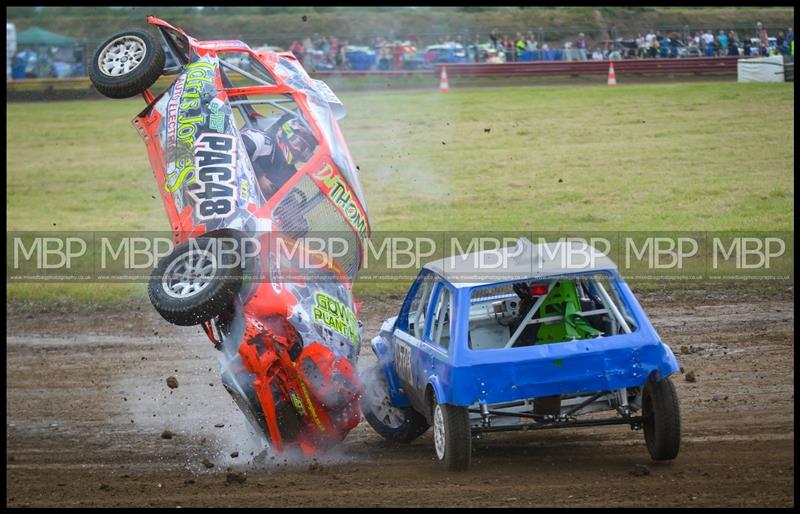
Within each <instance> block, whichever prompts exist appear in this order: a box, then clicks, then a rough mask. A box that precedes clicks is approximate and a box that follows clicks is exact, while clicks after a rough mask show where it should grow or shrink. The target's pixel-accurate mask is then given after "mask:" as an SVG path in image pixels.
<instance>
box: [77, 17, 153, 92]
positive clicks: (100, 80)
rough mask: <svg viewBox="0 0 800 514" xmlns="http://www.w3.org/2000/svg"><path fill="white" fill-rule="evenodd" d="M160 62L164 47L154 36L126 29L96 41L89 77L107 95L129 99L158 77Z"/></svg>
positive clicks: (150, 84) (141, 31)
mask: <svg viewBox="0 0 800 514" xmlns="http://www.w3.org/2000/svg"><path fill="white" fill-rule="evenodd" d="M164 61H165V56H164V48H162V46H161V44H160V43H159V42H158V41H157V40H156V38H155V37H153V36H152V35H151V34H150V33H149V32H145V31H143V30H127V31H125V32H120V33H119V34H115V35H113V36H111V37H110V38H108V39H106V40H105V41H103V42H102V43H100V46H98V47H97V50H96V51H95V53H94V56H93V57H92V61H91V62H90V63H89V78H90V79H91V81H92V84H94V87H95V88H96V89H97V90H98V91H99V92H100V93H101V94H103V95H105V96H107V97H109V98H130V97H132V96H136V95H138V94H140V93H142V92H143V91H144V90H146V89H147V88H149V87H150V86H152V85H153V83H154V82H155V81H156V80H158V77H160V76H161V74H162V73H163V71H164Z"/></svg>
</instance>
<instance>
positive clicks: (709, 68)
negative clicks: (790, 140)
mask: <svg viewBox="0 0 800 514" xmlns="http://www.w3.org/2000/svg"><path fill="white" fill-rule="evenodd" d="M739 59H740V57H735V56H733V57H696V58H682V59H631V60H619V61H613V63H614V69H615V71H616V73H617V75H621V76H624V75H672V74H676V73H694V74H698V75H699V74H705V73H713V74H731V75H735V74H736V62H737V61H738V60H739ZM609 62H610V61H536V62H513V63H498V64H488V63H481V64H446V65H442V64H439V65H437V66H436V68H434V69H424V70H396V71H372V70H364V71H354V70H332V71H318V72H312V73H311V75H312V76H313V77H315V78H320V79H325V78H331V77H342V78H344V77H383V78H397V77H415V76H425V75H433V76H435V77H436V78H437V80H438V77H439V76H440V75H441V70H442V67H443V66H446V67H447V73H448V75H449V76H450V77H537V76H541V77H546V76H580V75H606V74H608V65H609ZM232 79H233V80H234V81H236V79H237V77H236V76H233V77H232ZM173 80H175V78H174V76H164V77H161V78H160V79H159V80H158V81H157V83H156V86H157V87H158V86H166V85H167V84H169V83H170V82H172V81H173ZM6 86H7V91H9V92H12V91H23V90H26V89H36V90H48V89H88V88H90V87H91V83H90V82H89V78H88V77H77V78H62V79H55V78H46V79H22V80H13V81H7V82H6Z"/></svg>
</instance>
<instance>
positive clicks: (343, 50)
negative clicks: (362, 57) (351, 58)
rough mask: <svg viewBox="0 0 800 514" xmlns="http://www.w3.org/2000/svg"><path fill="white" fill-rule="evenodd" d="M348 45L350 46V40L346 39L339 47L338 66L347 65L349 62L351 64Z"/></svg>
mask: <svg viewBox="0 0 800 514" xmlns="http://www.w3.org/2000/svg"><path fill="white" fill-rule="evenodd" d="M348 46H350V41H348V40H347V39H345V40H344V42H343V43H342V44H341V46H340V48H339V55H338V57H337V63H338V64H337V66H345V67H347V66H348V64H349V63H348V62H347V47H348Z"/></svg>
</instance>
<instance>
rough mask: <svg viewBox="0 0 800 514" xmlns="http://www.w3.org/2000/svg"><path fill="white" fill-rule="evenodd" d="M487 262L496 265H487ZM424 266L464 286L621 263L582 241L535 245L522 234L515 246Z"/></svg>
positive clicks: (607, 269) (611, 269) (588, 270)
mask: <svg viewBox="0 0 800 514" xmlns="http://www.w3.org/2000/svg"><path fill="white" fill-rule="evenodd" d="M487 262H488V263H491V264H492V265H494V266H487V264H486V263H487ZM424 269H427V270H430V271H432V272H434V273H436V274H437V275H439V276H441V277H442V278H443V279H444V280H446V281H447V282H449V283H451V284H452V285H453V286H454V287H456V288H459V289H464V288H471V287H477V286H485V285H489V284H496V283H501V282H509V281H512V280H527V279H534V280H535V279H544V278H552V277H559V276H565V275H575V274H584V273H592V272H598V273H599V272H614V271H616V270H617V265H616V264H615V263H614V261H612V260H611V259H610V258H609V257H608V256H607V255H606V254H604V253H602V252H600V251H599V250H597V249H596V248H594V247H592V246H591V245H588V244H585V243H581V242H579V241H559V242H556V243H539V244H533V243H531V242H530V241H529V240H528V239H527V238H524V237H521V238H519V239H518V240H517V244H516V245H514V246H510V247H505V248H500V249H498V250H485V251H482V252H473V253H469V254H466V255H454V256H451V257H445V258H444V259H439V260H436V261H432V262H429V263H427V264H425V266H424Z"/></svg>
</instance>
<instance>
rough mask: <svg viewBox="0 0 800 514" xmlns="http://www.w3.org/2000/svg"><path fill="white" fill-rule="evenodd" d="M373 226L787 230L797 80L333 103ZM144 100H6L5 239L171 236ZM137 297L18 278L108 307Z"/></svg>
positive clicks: (29, 289)
mask: <svg viewBox="0 0 800 514" xmlns="http://www.w3.org/2000/svg"><path fill="white" fill-rule="evenodd" d="M340 96H341V98H342V100H343V101H344V103H345V105H347V107H348V111H349V114H348V117H347V118H345V119H344V120H343V121H342V122H341V124H342V128H343V130H344V133H345V135H346V137H347V138H348V141H349V143H350V148H351V151H352V154H353V157H354V159H355V161H356V163H357V164H358V165H359V167H360V169H361V174H362V181H363V185H364V189H365V194H366V197H367V202H368V204H369V211H370V218H371V222H372V225H373V229H374V230H379V231H383V230H571V231H577V230H581V231H582V230H612V231H616V230H730V229H737V230H793V228H794V226H793V216H794V178H793V169H794V142H793V137H794V133H793V130H794V128H793V127H794V90H793V84H737V83H723V82H712V83H700V82H691V83H675V84H657V85H652V84H649V85H627V86H626V85H624V84H623V85H620V86H619V87H617V88H614V89H610V88H607V87H605V86H583V87H535V88H531V87H527V88H526V87H513V88H473V89H460V90H459V89H453V90H451V92H450V93H449V94H440V93H438V92H436V91H395V92H385V93H383V92H381V93H375V92H373V93H343V94H341V95H340ZM142 106H143V104H142V102H141V100H138V99H133V100H126V101H110V100H109V101H87V102H64V103H11V104H8V105H7V107H8V114H7V129H8V135H7V149H8V154H7V155H8V156H7V178H6V185H7V193H6V195H7V196H6V212H7V225H6V228H7V230H123V229H133V230H167V229H168V226H167V223H166V216H165V215H164V211H163V206H162V204H161V200H160V198H159V197H158V196H157V190H156V186H155V181H154V180H153V177H152V173H151V171H150V166H149V163H148V160H147V156H146V152H145V149H144V145H143V143H142V142H141V141H140V139H139V136H138V135H137V134H136V132H135V130H134V128H133V127H132V125H131V124H130V120H131V119H132V118H133V116H134V115H135V114H136V113H137V112H138V111H139V110H140V108H141V107H142ZM143 290H144V288H143V286H118V287H117V286H115V287H108V286H95V287H88V286H85V285H78V284H75V285H62V286H50V285H48V286H44V285H39V284H14V285H9V286H7V291H8V294H9V296H10V297H13V298H20V299H39V298H54V297H61V296H67V297H70V298H77V299H85V300H97V301H105V300H115V299H120V298H125V297H127V296H129V295H131V294H133V295H141V294H143Z"/></svg>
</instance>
